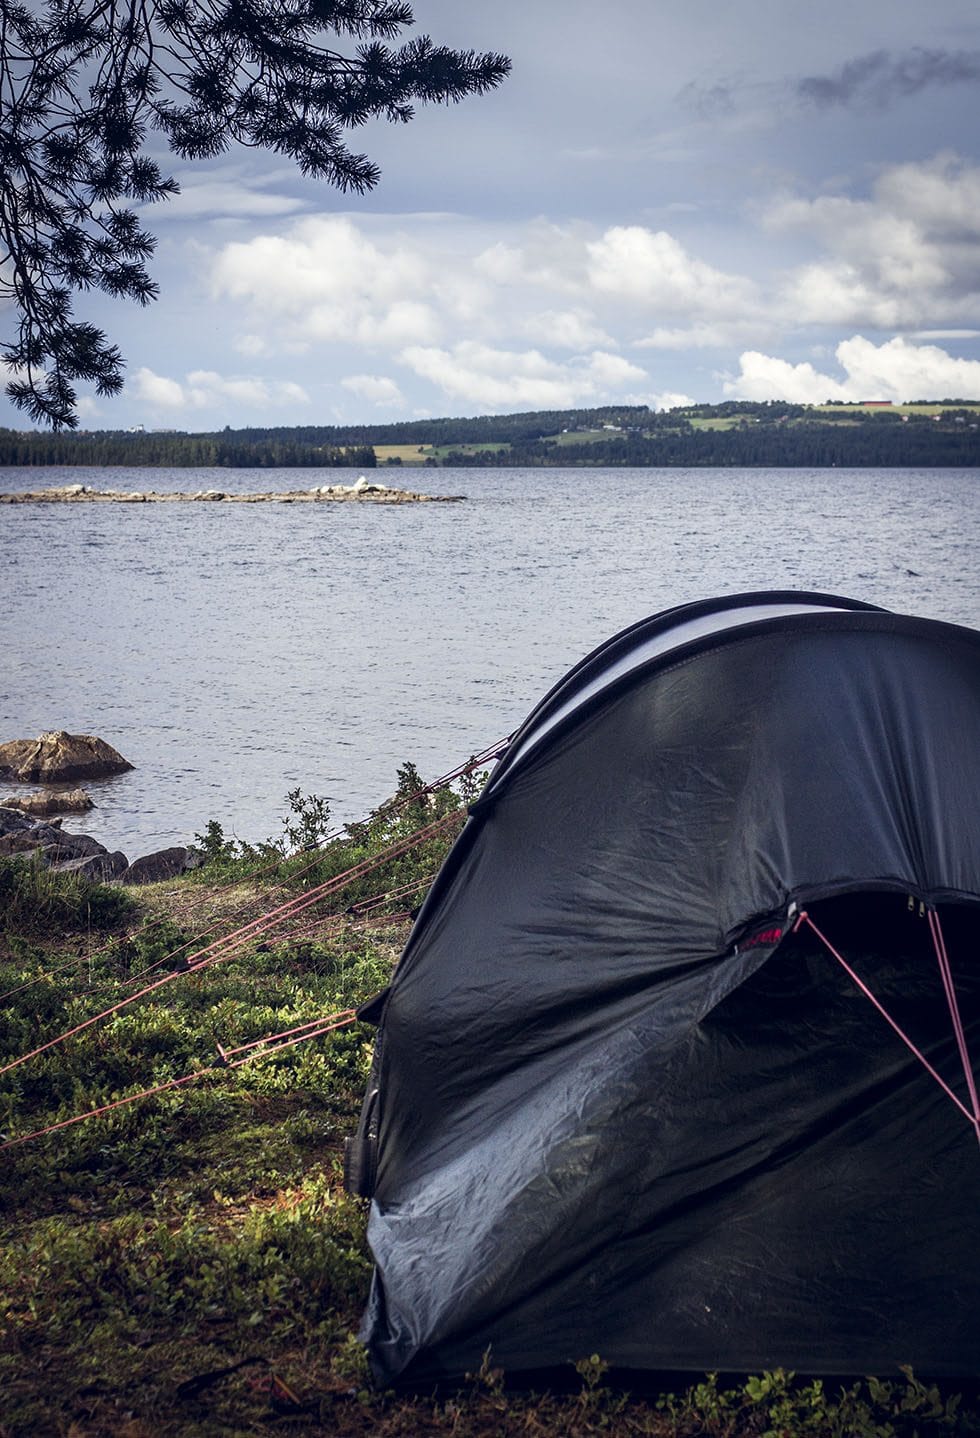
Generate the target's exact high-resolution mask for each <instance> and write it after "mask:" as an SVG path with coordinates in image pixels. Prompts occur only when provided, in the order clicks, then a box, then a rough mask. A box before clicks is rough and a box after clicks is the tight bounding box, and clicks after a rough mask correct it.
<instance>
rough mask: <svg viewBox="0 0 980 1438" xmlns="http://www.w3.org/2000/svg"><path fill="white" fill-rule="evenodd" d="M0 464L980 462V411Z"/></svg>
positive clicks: (156, 438)
mask: <svg viewBox="0 0 980 1438" xmlns="http://www.w3.org/2000/svg"><path fill="white" fill-rule="evenodd" d="M0 464H2V465H32V466H33V465H59V464H69V465H71V464H85V465H134V466H139V465H156V466H169V467H186V466H210V465H218V466H224V467H235V468H238V467H241V468H319V467H323V466H327V467H334V466H348V467H354V468H358V469H369V468H372V467H374V466H375V465H377V464H381V465H396V466H397V465H427V466H430V467H431V466H444V465H450V466H457V465H468V466H472V465H480V466H500V465H507V466H534V467H539V466H552V465H560V466H578V465H588V466H608V465H640V466H664V467H675V466H676V467H697V466H715V467H723V466H773V467H779V468H786V467H794V466H805V467H823V466H839V467H841V468H844V467H848V466H852V467H875V466H882V467H888V468H893V467H901V466H940V465H951V466H975V465H980V404H977V403H975V402H972V401H967V400H955V399H953V400H941V401H921V402H917V403H915V404H908V405H884V404H875V403H868V404H860V405H858V404H855V405H792V404H785V403H781V402H773V401H770V402H768V403H754V402H751V401H729V402H727V403H725V404H717V405H690V406H687V407H684V408H680V409H675V410H670V411H669V412H667V413H657V412H654V411H652V410H649V409H647V408H646V407H645V406H643V405H632V406H618V407H608V406H607V407H604V408H597V409H577V410H544V411H537V412H534V413H530V414H507V415H480V416H477V417H474V418H469V419H426V420H409V421H405V422H402V423H397V424H383V425H356V426H341V425H307V426H301V427H294V428H288V429H287V428H279V429H260V428H250V429H239V430H232V429H224V430H222V431H219V432H215V433H208V434H184V433H179V432H170V431H150V432H145V431H143V430H137V431H132V432H130V431H126V432H124V431H89V432H83V433H80V434H41V433H26V432H20V431H15V430H0Z"/></svg>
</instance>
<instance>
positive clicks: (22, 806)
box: [0, 789, 95, 818]
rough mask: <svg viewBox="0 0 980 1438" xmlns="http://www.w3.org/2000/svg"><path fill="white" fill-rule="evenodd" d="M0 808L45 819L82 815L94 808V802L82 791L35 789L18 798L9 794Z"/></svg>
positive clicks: (0, 802)
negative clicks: (51, 816) (61, 815)
mask: <svg viewBox="0 0 980 1438" xmlns="http://www.w3.org/2000/svg"><path fill="white" fill-rule="evenodd" d="M0 808H2V809H19V810H20V812H21V813H22V814H33V815H34V816H35V818H46V817H47V816H48V815H49V814H84V813H86V812H87V811H88V810H89V809H94V808H95V801H94V800H93V799H92V796H91V795H90V794H86V792H85V790H84V789H66V790H64V791H63V792H61V793H57V792H52V791H50V790H49V791H48V792H47V793H45V791H44V790H43V789H37V790H35V791H34V792H33V793H30V794H22V795H20V796H19V797H18V796H17V795H16V794H11V795H8V797H7V798H6V799H0Z"/></svg>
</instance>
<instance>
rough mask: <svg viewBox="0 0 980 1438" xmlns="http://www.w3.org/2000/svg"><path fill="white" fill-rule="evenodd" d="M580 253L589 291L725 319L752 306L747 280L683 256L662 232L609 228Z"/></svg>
mask: <svg viewBox="0 0 980 1438" xmlns="http://www.w3.org/2000/svg"><path fill="white" fill-rule="evenodd" d="M586 250H587V252H588V256H589V278H590V281H591V283H592V285H593V287H594V288H595V289H597V290H599V291H601V292H605V293H607V294H613V295H619V296H622V297H624V298H627V299H631V300H636V301H639V302H640V303H642V304H644V305H648V306H650V307H651V308H656V309H659V310H668V311H675V312H676V311H685V312H686V313H688V314H692V313H693V315H713V316H729V315H732V314H739V315H742V314H744V313H745V312H746V310H747V308H748V307H749V306H750V305H752V304H753V302H754V286H753V285H752V283H751V281H749V280H748V279H746V278H745V277H744V276H742V275H732V274H725V273H724V272H723V271H722V270H716V269H715V268H714V267H713V266H712V265H709V264H706V263H705V262H704V261H703V260H699V259H696V258H694V257H693V256H691V255H689V254H688V253H687V252H686V250H685V249H684V248H683V246H682V245H681V244H680V243H679V242H678V241H677V240H676V239H675V238H674V236H673V235H670V234H668V233H667V231H666V230H657V231H654V230H648V229H645V228H644V227H643V226H641V225H625V226H623V225H619V226H614V227H613V228H611V229H608V230H607V231H606V232H605V234H604V235H603V236H602V238H601V239H599V240H596V241H594V242H592V243H590V244H588V245H587V246H586Z"/></svg>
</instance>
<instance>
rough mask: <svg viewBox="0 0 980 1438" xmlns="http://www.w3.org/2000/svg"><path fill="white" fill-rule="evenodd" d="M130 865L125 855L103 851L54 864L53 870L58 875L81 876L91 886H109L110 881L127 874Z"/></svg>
mask: <svg viewBox="0 0 980 1438" xmlns="http://www.w3.org/2000/svg"><path fill="white" fill-rule="evenodd" d="M128 865H129V860H128V859H127V858H126V855H125V854H123V853H121V852H119V851H117V852H116V853H115V854H110V853H107V852H106V850H105V849H103V850H102V853H101V854H89V855H88V856H87V857H85V858H79V859H67V860H66V861H65V862H64V863H57V864H52V865H51V869H52V872H54V873H57V874H80V875H81V877H82V878H83V879H88V881H89V883H91V884H107V883H108V882H109V880H110V879H118V878H119V876H120V875H121V874H123V873H125V871H126V869H127V867H128Z"/></svg>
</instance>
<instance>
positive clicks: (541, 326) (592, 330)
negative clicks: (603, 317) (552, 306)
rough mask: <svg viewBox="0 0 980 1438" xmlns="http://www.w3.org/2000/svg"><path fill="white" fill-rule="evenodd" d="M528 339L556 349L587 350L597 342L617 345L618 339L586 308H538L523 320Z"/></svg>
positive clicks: (522, 325) (522, 328) (521, 327)
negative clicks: (535, 312) (598, 322)
mask: <svg viewBox="0 0 980 1438" xmlns="http://www.w3.org/2000/svg"><path fill="white" fill-rule="evenodd" d="M520 330H521V332H522V333H523V334H525V335H527V337H528V339H530V340H533V341H535V342H537V343H538V344H542V345H553V346H554V347H555V348H556V349H565V350H587V349H592V348H594V347H595V346H596V345H604V346H605V345H608V346H611V347H615V345H616V341H615V340H614V339H613V338H612V336H611V335H609V334H607V332H606V331H605V330H604V329H603V328H602V326H601V325H598V324H596V322H595V319H594V318H593V316H592V315H590V314H589V313H588V312H587V311H586V310H539V311H538V313H537V314H533V315H528V316H527V318H526V319H525V320H523V321H521V322H520Z"/></svg>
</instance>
